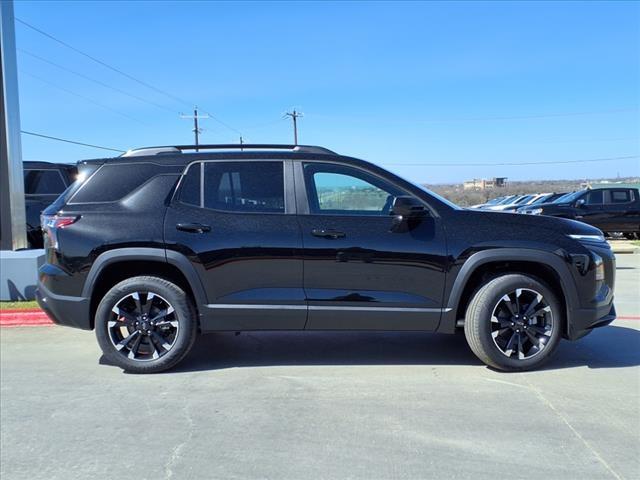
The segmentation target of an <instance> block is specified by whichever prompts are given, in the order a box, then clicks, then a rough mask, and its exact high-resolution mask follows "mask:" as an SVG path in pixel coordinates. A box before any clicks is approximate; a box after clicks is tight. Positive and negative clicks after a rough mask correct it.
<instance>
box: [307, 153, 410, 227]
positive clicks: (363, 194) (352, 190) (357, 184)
mask: <svg viewBox="0 0 640 480" xmlns="http://www.w3.org/2000/svg"><path fill="white" fill-rule="evenodd" d="M304 170H305V178H306V184H307V194H308V197H309V208H310V211H311V212H312V213H326V214H331V213H335V214H341V213H343V214H348V215H387V214H389V211H390V210H391V206H392V203H393V198H394V197H396V196H398V195H401V194H402V193H401V192H400V190H399V189H397V188H395V187H394V186H392V185H389V184H387V183H386V182H384V181H383V180H381V179H379V178H377V177H375V176H373V175H370V174H368V173H367V172H364V171H361V170H357V169H354V168H350V167H344V166H341V165H331V164H314V163H308V164H305V166H304Z"/></svg>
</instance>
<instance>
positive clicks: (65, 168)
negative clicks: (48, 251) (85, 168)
mask: <svg viewBox="0 0 640 480" xmlns="http://www.w3.org/2000/svg"><path fill="white" fill-rule="evenodd" d="M22 168H23V171H24V203H25V209H26V212H25V213H26V217H27V242H28V244H29V248H42V246H43V244H42V230H41V229H40V214H41V213H42V212H43V210H44V209H45V208H47V207H48V206H49V204H50V203H51V202H53V201H54V200H55V199H56V198H58V196H59V195H60V194H61V193H62V192H64V191H65V190H66V188H67V187H68V186H69V185H71V184H72V183H73V182H74V180H75V177H76V174H77V171H76V167H75V165H67V164H63V163H49V162H23V163H22Z"/></svg>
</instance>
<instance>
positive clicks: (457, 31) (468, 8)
mask: <svg viewBox="0 0 640 480" xmlns="http://www.w3.org/2000/svg"><path fill="white" fill-rule="evenodd" d="M15 13H16V17H18V18H20V19H21V20H24V21H25V22H28V23H29V24H31V25H33V26H35V27H37V28H39V29H41V30H43V31H46V32H47V33H49V34H51V35H53V36H55V37H57V38H59V39H60V40H63V41H65V42H67V43H69V44H71V45H73V46H74V47H76V48H78V49H80V50H82V51H84V52H86V53H88V54H90V55H92V56H94V57H96V58H98V59H100V60H102V61H104V62H106V63H108V64H110V65H113V66H114V67H117V68H118V69H121V70H122V71H124V72H126V73H128V74H129V75H132V76H134V77H136V78H138V79H140V80H142V81H144V82H147V83H149V84H151V85H153V86H155V87H157V88H158V89H160V90H162V91H165V92H167V93H170V94H171V95H173V96H175V97H179V98H180V99H183V100H184V101H185V103H181V102H179V101H176V100H174V99H172V98H169V97H167V96H165V95H162V94H160V93H158V92H156V91H154V90H151V89H149V88H146V87H144V86H143V85H141V84H139V83H136V82H134V81H132V80H130V79H127V78H125V77H123V76H121V75H119V74H117V73H115V72H113V71H111V70H109V69H107V68H105V67H103V66H101V65H98V64H96V63H95V62H92V61H91V60H89V59H87V58H86V57H83V56H82V55H79V54H78V53H75V52H73V51H72V50H69V49H67V48H64V47H63V46H61V45H60V44H58V43H56V42H54V41H52V40H50V39H48V38H46V37H44V36H42V35H40V34H39V33H37V32H35V31H33V30H31V29H29V28H27V27H25V26H24V25H22V24H17V25H16V37H17V44H18V48H19V49H20V51H19V52H18V63H19V86H20V101H21V117H22V119H21V120H22V129H23V130H29V131H33V132H39V133H43V134H47V135H53V136H58V137H63V138H68V139H72V140H78V141H81V142H87V143H93V144H98V145H105V146H112V147H116V148H125V149H126V148H130V147H136V146H144V145H166V144H180V143H192V133H191V131H190V128H191V125H190V123H189V121H188V120H184V119H180V118H179V113H180V112H185V113H189V110H190V108H189V106H190V105H191V104H192V103H197V104H198V105H199V106H200V107H201V108H202V109H203V110H206V111H208V112H210V113H211V114H213V115H215V117H216V118H218V119H220V120H221V121H222V122H223V123H224V124H226V125H228V126H230V127H232V128H228V127H226V126H224V125H222V124H221V123H218V122H217V121H215V120H214V119H207V120H204V121H202V125H201V126H202V127H203V128H204V129H205V131H204V132H203V134H202V137H201V141H202V142H203V143H204V142H207V143H221V142H224V143H228V142H236V141H238V137H239V133H238V132H241V133H242V135H243V136H244V138H245V141H248V142H274V143H276V142H287V143H289V142H291V141H292V132H291V123H290V121H287V120H284V119H282V118H281V117H282V114H283V112H285V111H286V110H287V109H290V108H292V107H297V108H299V109H300V110H302V111H303V112H304V114H305V116H304V118H303V119H301V120H300V125H299V134H300V142H301V143H308V144H319V145H324V146H327V147H329V148H332V149H334V150H336V151H338V152H340V153H344V154H349V155H353V156H356V157H360V158H364V159H367V160H370V161H373V162H376V163H378V164H381V165H383V166H385V167H387V168H390V169H392V170H393V171H396V172H397V173H400V174H402V175H403V176H405V177H408V178H411V179H413V180H415V181H418V182H428V183H445V182H458V181H462V180H464V179H467V178H471V177H491V176H507V177H509V178H511V179H513V180H528V179H545V178H571V179H576V178H598V177H605V176H609V177H614V176H616V175H618V174H619V175H621V176H627V175H640V159H638V158H633V159H621V160H613V161H601V162H587V163H572V164H556V165H538V166H534V165H509V166H504V165H503V166H500V165H489V166H456V164H478V163H483V164H496V163H516V164H521V163H529V162H546V161H549V162H552V161H573V160H585V159H589V160H590V159H599V158H614V157H627V156H633V155H636V156H637V155H640V140H639V138H640V110H639V109H640V3H635V2H629V3H616V2H603V3H598V2H587V3H583V2H567V3H560V2H537V3H536V2H532V3H525V2H522V3H509V2H496V3H492V2H488V3H483V2H461V3H453V2H446V3H418V2H408V3H401V2H393V3H386V2H374V3H368V2H353V3H347V2H336V3H333V2H324V3H311V2H300V3H293V2H285V3H269V2H259V3H218V2H194V3H191V2H151V1H147V2H112V3H109V2H104V3H101V2H27V1H18V2H16V5H15ZM34 54H35V55H37V56H39V57H41V58H44V59H46V60H48V61H50V62H54V63H56V64H59V65H62V66H63V67H65V68H66V69H70V70H73V71H76V72H79V73H81V74H82V75H85V76H87V77H90V78H93V79H96V80H99V81H100V82H103V83H106V84H107V85H110V86H112V87H114V88H117V89H119V90H121V91H124V92H127V93H128V94H130V95H133V96H136V97H140V98H143V99H145V100H147V101H148V102H152V103H155V104H157V105H160V107H162V108H160V107H158V106H154V105H151V104H150V103H146V102H142V101H139V100H137V99H134V98H132V97H130V96H126V95H123V94H121V93H118V92H116V91H113V90H111V89H108V88H106V87H104V86H101V85H98V84H96V83H94V82H91V81H89V80H87V79H85V78H81V77H79V76H77V75H74V74H72V73H70V72H68V71H65V70H62V69H60V68H58V67H55V66H53V65H51V64H48V63H45V62H43V61H42V60H40V59H38V58H35V57H33V56H32V55H34ZM60 87H61V88H63V89H64V90H62V89H61V88H60ZM23 151H24V153H23V157H24V158H25V159H28V160H48V161H58V162H62V161H76V160H79V159H83V158H93V157H101V156H104V154H105V153H106V152H102V151H100V150H94V149H89V148H85V147H78V146H73V145H67V144H64V143H59V142H51V141H48V140H44V139H37V138H33V137H27V136H23ZM403 164H404V165H403ZM424 164H438V165H424Z"/></svg>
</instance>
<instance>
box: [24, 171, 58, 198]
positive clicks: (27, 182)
mask: <svg viewBox="0 0 640 480" xmlns="http://www.w3.org/2000/svg"><path fill="white" fill-rule="evenodd" d="M65 188H67V186H66V185H65V183H64V180H63V178H62V175H60V172H58V170H25V171H24V193H26V194H27V195H60V194H61V193H62V192H64V190H65Z"/></svg>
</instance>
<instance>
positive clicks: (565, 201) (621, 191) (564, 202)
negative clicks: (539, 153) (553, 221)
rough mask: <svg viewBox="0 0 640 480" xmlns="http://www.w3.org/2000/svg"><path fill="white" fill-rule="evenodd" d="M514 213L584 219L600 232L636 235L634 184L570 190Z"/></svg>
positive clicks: (639, 217)
mask: <svg viewBox="0 0 640 480" xmlns="http://www.w3.org/2000/svg"><path fill="white" fill-rule="evenodd" d="M518 213H526V214H532V215H551V216H553V217H562V218H570V219H573V220H580V221H581V222H585V223H588V224H589V225H593V226H594V227H597V228H599V229H600V230H602V231H603V232H606V233H613V232H622V233H627V234H635V235H640V195H638V187H626V186H611V187H604V188H603V187H597V188H593V189H585V190H579V191H577V192H574V193H573V194H571V195H568V196H566V197H563V198H562V199H561V200H560V201H557V202H553V203H541V204H538V205H529V206H526V207H522V208H520V209H518Z"/></svg>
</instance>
